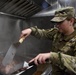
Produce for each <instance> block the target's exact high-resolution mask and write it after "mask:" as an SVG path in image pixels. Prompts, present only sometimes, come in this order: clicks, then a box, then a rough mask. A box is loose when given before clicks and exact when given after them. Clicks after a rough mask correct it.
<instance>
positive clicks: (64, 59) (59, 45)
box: [31, 7, 76, 75]
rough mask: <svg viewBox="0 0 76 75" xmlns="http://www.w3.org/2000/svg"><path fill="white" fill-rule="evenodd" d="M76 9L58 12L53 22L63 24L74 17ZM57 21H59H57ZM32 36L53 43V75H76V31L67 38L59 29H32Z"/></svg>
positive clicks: (51, 56) (64, 9)
mask: <svg viewBox="0 0 76 75" xmlns="http://www.w3.org/2000/svg"><path fill="white" fill-rule="evenodd" d="M74 12H75V11H74V8H72V7H67V8H62V9H61V10H57V11H56V12H55V17H54V18H53V19H52V20H51V21H57V22H61V21H63V20H65V19H66V18H68V17H67V16H69V17H74ZM56 19H57V20H56ZM31 29H32V33H31V34H32V35H34V36H35V37H38V38H47V39H50V40H52V41H53V43H52V51H51V52H50V60H51V63H52V75H64V74H65V73H66V75H73V73H74V74H75V75H76V29H75V31H74V32H73V33H72V34H70V35H68V36H65V35H63V34H62V33H60V32H59V31H58V29H57V28H51V29H47V30H45V29H38V28H37V27H36V26H35V27H31Z"/></svg>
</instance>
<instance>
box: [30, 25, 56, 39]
mask: <svg viewBox="0 0 76 75" xmlns="http://www.w3.org/2000/svg"><path fill="white" fill-rule="evenodd" d="M31 30H32V33H31V34H32V35H33V36H35V37H37V38H47V39H52V38H53V36H54V34H56V32H57V29H56V28H51V29H46V30H45V29H39V28H37V26H35V27H31Z"/></svg>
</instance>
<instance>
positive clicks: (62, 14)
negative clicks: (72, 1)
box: [51, 7, 75, 22]
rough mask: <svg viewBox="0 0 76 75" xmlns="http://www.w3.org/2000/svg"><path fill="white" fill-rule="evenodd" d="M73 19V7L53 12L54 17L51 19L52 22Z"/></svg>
mask: <svg viewBox="0 0 76 75" xmlns="http://www.w3.org/2000/svg"><path fill="white" fill-rule="evenodd" d="M74 17H75V9H74V8H73V7H65V8H61V9H58V10H56V11H55V16H54V18H53V19H51V21H52V22H62V21H64V20H65V19H68V18H74Z"/></svg>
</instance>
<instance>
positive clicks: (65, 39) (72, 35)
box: [63, 30, 76, 41]
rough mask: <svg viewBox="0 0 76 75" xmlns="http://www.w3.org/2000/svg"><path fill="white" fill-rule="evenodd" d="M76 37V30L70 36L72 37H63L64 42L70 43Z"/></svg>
mask: <svg viewBox="0 0 76 75" xmlns="http://www.w3.org/2000/svg"><path fill="white" fill-rule="evenodd" d="M75 35H76V30H75V31H74V32H73V33H72V34H70V35H67V36H64V35H63V40H64V41H69V40H70V39H72V38H73V37H74V36H75Z"/></svg>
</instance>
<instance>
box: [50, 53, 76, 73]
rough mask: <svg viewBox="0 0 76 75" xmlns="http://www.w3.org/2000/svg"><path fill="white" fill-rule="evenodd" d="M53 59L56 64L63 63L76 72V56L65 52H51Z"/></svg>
mask: <svg viewBox="0 0 76 75" xmlns="http://www.w3.org/2000/svg"><path fill="white" fill-rule="evenodd" d="M50 59H51V61H52V62H53V63H55V64H61V65H63V66H64V67H66V68H67V69H68V70H69V71H72V72H73V73H75V74H76V57H74V56H70V55H66V54H63V53H55V52H51V57H50Z"/></svg>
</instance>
